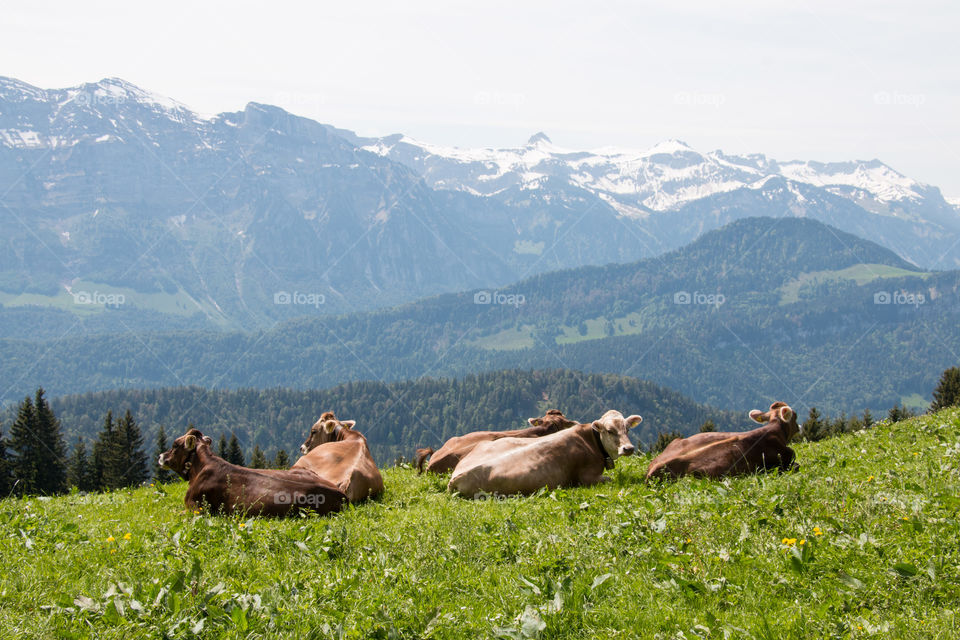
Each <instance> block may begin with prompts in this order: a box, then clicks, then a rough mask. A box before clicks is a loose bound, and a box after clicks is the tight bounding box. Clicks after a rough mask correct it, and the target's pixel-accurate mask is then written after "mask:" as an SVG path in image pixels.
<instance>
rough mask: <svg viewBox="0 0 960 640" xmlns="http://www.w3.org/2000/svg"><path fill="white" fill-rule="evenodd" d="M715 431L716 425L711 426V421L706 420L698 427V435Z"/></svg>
mask: <svg viewBox="0 0 960 640" xmlns="http://www.w3.org/2000/svg"><path fill="white" fill-rule="evenodd" d="M716 430H717V425H715V424H713V420H707V421H706V422H704V423H703V424H702V425H700V433H712V432H714V431H716Z"/></svg>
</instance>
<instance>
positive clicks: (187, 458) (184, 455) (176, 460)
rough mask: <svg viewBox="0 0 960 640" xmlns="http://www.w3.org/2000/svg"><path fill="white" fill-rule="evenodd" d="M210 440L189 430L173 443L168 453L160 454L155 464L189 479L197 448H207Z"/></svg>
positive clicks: (195, 431) (196, 431) (194, 430)
mask: <svg viewBox="0 0 960 640" xmlns="http://www.w3.org/2000/svg"><path fill="white" fill-rule="evenodd" d="M211 442H212V440H210V438H209V437H208V436H205V435H203V434H202V433H200V431H198V430H197V429H190V430H189V431H187V432H186V433H185V434H183V435H182V436H180V437H179V438H177V439H176V440H174V441H173V446H172V447H170V450H169V451H164V452H163V453H161V454H160V458H159V459H158V460H157V463H158V464H159V465H160V466H161V467H164V468H167V469H170V470H171V471H173V472H174V473H176V474H177V475H178V476H180V477H181V478H183V479H184V480H189V478H190V467H191V466H193V458H194V456H195V455H196V453H197V449H198V448H199V447H209V446H210V444H211Z"/></svg>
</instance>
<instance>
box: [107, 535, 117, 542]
mask: <svg viewBox="0 0 960 640" xmlns="http://www.w3.org/2000/svg"><path fill="white" fill-rule="evenodd" d="M115 540H116V538H114V537H113V536H107V542H114V541H115Z"/></svg>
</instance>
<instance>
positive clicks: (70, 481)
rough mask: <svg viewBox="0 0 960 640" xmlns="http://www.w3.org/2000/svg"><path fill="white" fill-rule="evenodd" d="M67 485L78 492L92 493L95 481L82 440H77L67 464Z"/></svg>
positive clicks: (85, 446) (91, 463)
mask: <svg viewBox="0 0 960 640" xmlns="http://www.w3.org/2000/svg"><path fill="white" fill-rule="evenodd" d="M67 485H68V486H71V487H76V488H77V490H78V491H94V490H95V489H96V488H97V487H96V479H95V478H94V473H93V461H92V460H91V459H90V457H89V456H88V455H87V445H86V444H85V443H84V441H83V438H77V444H76V445H74V447H73V453H72V454H71V455H70V459H69V461H68V462H67Z"/></svg>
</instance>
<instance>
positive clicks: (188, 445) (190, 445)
mask: <svg viewBox="0 0 960 640" xmlns="http://www.w3.org/2000/svg"><path fill="white" fill-rule="evenodd" d="M183 446H184V448H185V449H186V450H187V451H193V450H194V448H196V446H197V436H195V435H193V434H190V435H189V436H186V437H185V438H184V439H183Z"/></svg>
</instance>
